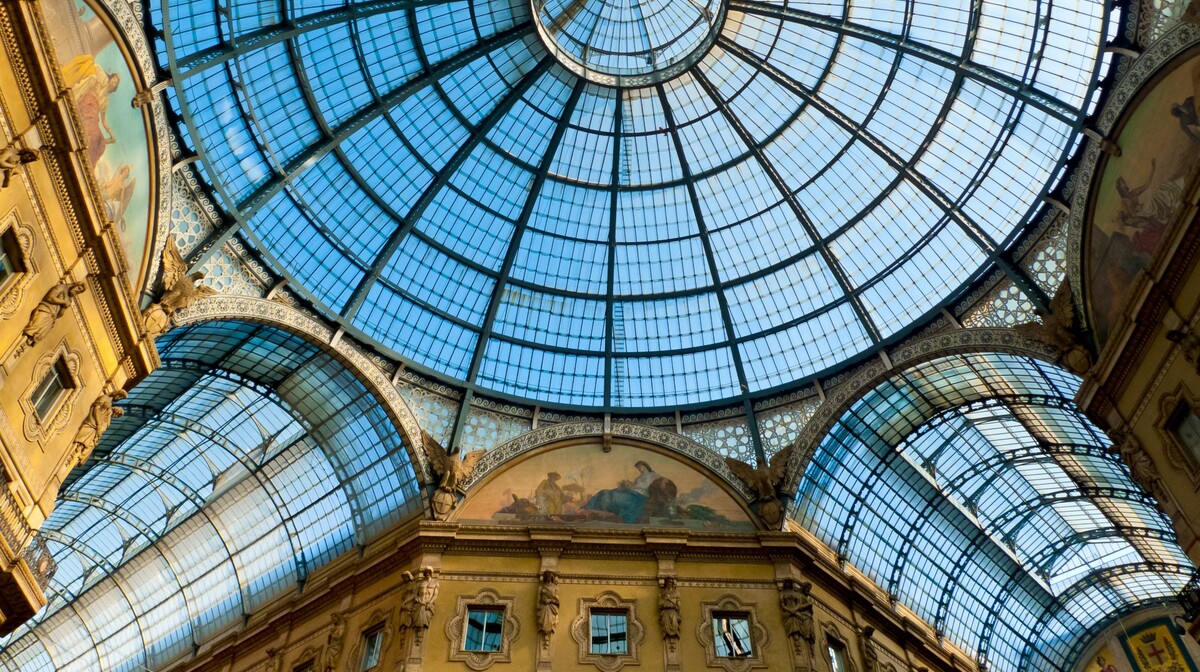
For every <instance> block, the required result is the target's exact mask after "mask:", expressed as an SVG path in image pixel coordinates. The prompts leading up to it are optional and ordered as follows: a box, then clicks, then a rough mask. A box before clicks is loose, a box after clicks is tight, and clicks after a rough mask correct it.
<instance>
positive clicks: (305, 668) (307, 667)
mask: <svg viewBox="0 0 1200 672" xmlns="http://www.w3.org/2000/svg"><path fill="white" fill-rule="evenodd" d="M316 669H317V664H316V663H315V662H314V661H311V660H306V661H304V662H303V663H300V664H299V665H297V666H295V667H293V668H292V672H316Z"/></svg>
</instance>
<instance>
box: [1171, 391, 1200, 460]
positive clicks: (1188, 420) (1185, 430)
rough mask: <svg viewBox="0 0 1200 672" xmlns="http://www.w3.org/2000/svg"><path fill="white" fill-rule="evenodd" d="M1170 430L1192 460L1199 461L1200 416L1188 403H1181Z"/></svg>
mask: <svg viewBox="0 0 1200 672" xmlns="http://www.w3.org/2000/svg"><path fill="white" fill-rule="evenodd" d="M1172 425H1173V426H1172V427H1171V431H1173V432H1174V433H1175V438H1176V439H1178V440H1179V444H1180V445H1182V446H1183V447H1184V448H1185V449H1186V450H1187V452H1188V455H1189V456H1191V458H1192V460H1194V461H1195V462H1197V463H1200V416H1197V415H1196V411H1195V410H1193V409H1192V407H1191V405H1190V404H1188V403H1186V402H1185V403H1181V404H1180V405H1179V410H1178V411H1176V412H1175V421H1174V423H1172Z"/></svg>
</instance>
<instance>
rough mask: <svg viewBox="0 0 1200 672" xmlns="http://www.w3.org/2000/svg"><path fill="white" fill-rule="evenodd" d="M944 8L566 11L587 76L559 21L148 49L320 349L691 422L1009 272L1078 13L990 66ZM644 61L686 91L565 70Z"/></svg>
mask: <svg viewBox="0 0 1200 672" xmlns="http://www.w3.org/2000/svg"><path fill="white" fill-rule="evenodd" d="M246 1H248V0H246ZM577 1H578V2H580V3H582V6H584V7H586V6H587V3H588V2H600V1H601V0H577ZM666 1H667V2H683V3H684V6H685V9H686V8H689V7H694V6H695V5H692V4H690V3H687V2H686V0H666ZM1064 1H1067V2H1075V1H1076V0H1064ZM948 2H949V0H916V1H915V2H910V3H904V7H901V6H900V5H896V6H894V7H893V6H885V5H881V4H878V3H864V4H862V5H861V6H860V5H858V4H856V3H853V2H850V3H845V4H843V3H834V4H833V5H822V4H818V3H816V2H815V0H804V1H797V0H781V1H778V2H774V1H769V0H728V7H727V8H726V7H724V6H720V5H716V4H714V5H713V6H712V7H713V11H714V19H713V27H714V28H713V30H712V31H711V32H708V31H705V32H704V34H703V35H701V36H700V37H699V38H696V39H697V40H698V41H696V42H693V41H690V40H691V37H692V34H691V33H688V32H687V30H686V28H687V26H689V25H692V24H691V23H690V22H689V21H680V22H679V23H667V24H662V25H660V26H658V27H657V28H655V29H654V30H655V31H657V32H655V33H653V36H652V35H651V33H650V30H649V29H647V30H646V31H645V32H644V33H641V32H636V31H635V32H629V33H628V35H633V36H634V37H631V38H629V39H626V40H625V41H624V42H621V43H620V44H622V45H624V46H621V47H619V48H616V49H614V48H612V44H607V43H603V41H602V40H600V39H594V38H595V36H596V35H598V34H600V33H602V32H604V31H606V30H609V28H599V27H597V24H598V23H600V22H601V17H600V15H599V14H598V13H596V12H593V13H592V14H591V15H589V16H588V21H587V22H585V23H581V24H580V25H579V26H577V27H573V28H571V29H570V31H569V32H571V34H572V35H574V36H575V37H577V38H578V40H576V42H577V43H578V44H592V45H593V46H594V47H595V48H594V49H592V50H590V51H587V52H585V51H584V50H583V49H581V48H578V45H576V46H575V47H571V43H570V41H569V40H567V38H566V37H564V36H563V33H562V32H561V31H560V32H558V33H554V35H558V36H559V37H560V38H561V39H562V41H563V44H564V45H567V46H562V45H559V43H558V42H554V43H553V44H548V43H547V42H549V40H547V33H548V32H549V31H548V29H547V26H549V27H550V28H556V27H557V26H558V25H559V24H556V23H554V22H553V21H549V20H548V19H547V20H543V19H546V17H548V16H552V15H555V14H562V7H561V6H559V5H552V6H550V7H546V6H542V8H543V9H546V11H545V12H544V15H543V16H538V15H536V14H535V8H534V5H533V4H532V2H531V0H480V2H477V3H473V4H472V5H471V11H470V12H465V11H460V9H461V7H462V5H461V3H440V2H434V3H432V4H430V3H428V2H427V0H410V1H398V0H387V2H382V1H381V0H365V1H364V2H361V3H357V6H356V7H355V8H352V9H347V10H341V9H339V10H330V11H329V12H327V13H322V16H321V22H320V23H319V24H317V23H310V22H309V20H308V19H307V18H306V17H305V16H303V15H299V16H296V17H289V18H288V19H286V20H284V19H282V18H280V19H279V20H280V21H285V22H286V23H287V24H294V25H297V26H301V27H300V28H287V29H286V31H287V37H285V38H282V39H283V41H284V42H285V44H281V45H280V46H279V47H278V48H276V47H273V46H271V45H267V46H262V43H261V42H255V43H252V42H249V40H250V36H249V34H248V36H247V37H246V39H245V40H243V39H241V37H240V36H237V35H236V32H237V31H236V30H234V31H233V33H235V36H234V37H233V38H230V40H231V42H234V43H235V44H233V45H231V46H229V47H223V46H221V45H220V44H218V45H212V46H208V47H204V48H203V49H201V50H200V51H201V52H203V53H204V54H209V53H217V52H220V53H221V56H220V62H219V63H216V64H215V65H210V66H208V67H206V68H205V69H203V70H198V71H195V72H193V69H192V68H193V66H197V65H199V64H200V63H201V60H199V59H200V58H201V57H200V56H195V55H193V54H194V53H200V52H196V51H195V49H194V48H191V47H188V46H187V45H184V44H182V42H183V38H181V37H180V33H178V32H170V31H168V39H167V44H168V52H169V53H171V54H173V56H172V57H173V58H174V59H175V60H174V63H176V64H180V65H181V67H178V68H175V70H173V71H175V72H178V75H179V77H178V81H179V83H180V87H181V88H179V91H180V92H181V95H180V98H179V106H180V108H181V117H182V118H183V119H184V121H185V122H186V123H187V124H188V127H187V133H188V135H189V136H190V137H191V138H194V139H198V140H197V142H196V144H198V145H200V146H201V149H202V150H203V151H201V152H199V153H200V155H201V159H202V165H203V168H204V172H205V177H206V178H208V179H209V180H210V181H211V182H212V183H213V186H214V187H215V188H216V192H217V194H218V196H219V197H220V198H221V199H222V201H223V202H224V204H225V205H226V208H227V209H229V210H230V211H231V212H232V213H233V217H234V218H236V219H237V220H238V222H239V226H240V227H241V233H240V234H239V235H242V236H243V237H244V238H245V239H246V240H248V241H249V242H250V243H251V245H252V246H253V247H255V248H257V249H259V250H260V251H261V252H263V254H264V258H265V261H266V262H267V263H268V264H269V265H270V266H272V267H274V270H275V271H276V272H277V273H279V274H280V275H282V276H283V277H285V278H286V279H287V281H288V282H289V285H291V286H292V287H293V288H294V290H295V291H296V293H297V294H298V295H300V296H302V297H304V298H306V299H309V300H311V301H313V303H314V305H315V306H316V307H317V308H318V309H319V310H321V311H322V312H325V313H326V314H328V315H329V316H330V317H331V319H336V320H337V321H338V322H339V323H340V324H341V325H342V326H343V327H344V328H345V329H346V330H347V333H350V334H352V335H354V336H355V337H356V338H360V339H362V340H364V341H366V342H372V343H374V344H375V345H377V346H379V347H380V348H381V349H382V350H383V351H384V352H385V353H387V354H389V355H391V356H395V357H399V358H401V359H403V360H404V361H406V362H407V363H408V364H410V365H411V366H413V368H414V369H415V370H417V371H420V372H422V373H425V374H432V375H435V376H440V377H443V378H445V379H449V380H451V381H453V382H455V383H458V384H463V385H465V386H467V387H468V388H469V389H472V390H476V391H478V392H480V393H484V394H496V395H499V396H502V397H505V398H509V399H512V400H514V401H515V400H522V401H530V402H534V403H541V404H543V405H544V406H546V407H556V406H557V407H564V406H565V407H573V408H581V407H582V408H592V409H595V408H604V409H608V410H613V411H623V410H629V411H632V410H638V409H645V410H650V409H655V408H662V407H664V406H665V407H676V408H701V407H704V406H708V405H711V404H715V403H720V404H726V403H733V401H734V400H736V399H738V398H743V399H744V398H750V399H759V398H762V397H764V396H767V395H773V394H777V393H779V392H780V391H783V390H786V389H788V388H790V387H794V386H795V385H797V384H799V383H802V382H803V381H806V380H808V379H810V378H811V377H812V376H814V375H828V374H829V373H831V372H832V371H834V370H836V369H838V368H840V367H841V366H844V364H845V363H846V362H847V361H854V360H855V359H856V358H860V357H862V356H866V355H868V354H869V353H870V352H873V351H875V350H877V349H878V348H880V347H883V346H884V345H885V344H888V343H892V342H895V341H896V340H897V339H898V338H902V337H903V336H904V334H905V333H908V332H907V330H911V328H912V325H914V324H916V323H917V322H919V321H921V320H922V319H924V318H925V317H926V316H929V315H932V314H936V312H937V311H938V310H939V309H940V307H941V306H943V305H945V304H946V302H947V301H949V300H951V299H952V298H953V297H954V296H955V295H956V293H958V292H961V291H962V289H963V287H965V286H966V285H965V284H964V283H967V282H969V281H971V279H972V278H976V279H977V278H981V277H986V276H987V275H989V274H994V273H995V272H996V271H997V270H1001V271H1004V272H1007V273H1009V274H1010V276H1011V275H1012V273H1014V272H1016V271H1012V270H1011V269H1007V267H1004V268H1000V267H999V266H997V264H996V259H997V258H999V257H1000V256H1001V255H1002V254H1003V253H1004V251H1005V250H1007V249H1009V248H1010V247H1011V246H1012V245H1013V244H1015V241H1016V238H1014V236H1018V237H1019V235H1020V232H1021V231H1023V230H1028V229H1027V224H1028V223H1029V218H1030V217H1031V216H1033V215H1034V213H1035V212H1036V210H1037V208H1038V207H1039V206H1038V202H1039V201H1038V194H1039V193H1042V192H1044V190H1046V189H1048V188H1051V187H1052V186H1053V184H1051V181H1052V180H1053V179H1056V177H1055V176H1056V174H1057V172H1059V170H1060V166H1061V165H1062V163H1061V162H1062V160H1063V158H1064V157H1065V156H1066V155H1067V153H1068V151H1069V148H1070V147H1071V146H1073V142H1072V141H1073V139H1074V138H1075V137H1076V136H1077V134H1078V126H1079V124H1080V120H1081V119H1082V118H1083V116H1084V110H1086V109H1087V107H1088V102H1089V100H1090V99H1091V97H1092V96H1093V95H1094V90H1095V87H1096V81H1097V73H1099V72H1101V67H1102V66H1101V64H1100V62H1099V61H1098V60H1096V59H1095V56H1096V53H1097V52H1098V47H1097V45H1098V44H1101V43H1102V42H1103V36H1104V29H1105V14H1104V11H1105V8H1104V7H1101V6H1097V5H1093V4H1090V3H1088V2H1085V0H1077V3H1076V4H1079V5H1080V8H1079V9H1080V12H1082V13H1076V14H1074V15H1073V14H1071V13H1070V12H1066V13H1064V14H1062V15H1052V16H1048V17H1047V21H1048V22H1049V24H1050V25H1049V26H1048V27H1047V29H1046V30H1045V31H1038V32H1037V33H1036V34H1030V35H1029V37H1028V40H1025V41H1023V42H1022V43H1021V45H1020V47H1019V48H1017V47H1013V46H1012V45H1010V44H1009V45H1006V44H1005V43H1004V42H1003V40H1001V39H1000V38H1002V37H1004V36H1005V35H1007V33H1006V32H1005V31H1006V30H1007V29H1006V28H1005V26H1004V23H1003V22H1000V23H996V22H995V21H984V20H983V19H984V18H987V17H989V16H991V14H990V13H989V12H990V11H991V10H990V9H989V7H991V5H990V4H989V3H988V2H987V1H986V0H985V2H984V3H983V4H982V7H979V6H977V4H970V6H969V7H968V6H967V5H963V6H962V7H961V8H959V9H954V8H953V7H949V5H953V3H949V5H947V3H948ZM235 4H236V3H235ZM930 5H933V6H936V7H931V6H930ZM943 5H947V7H946V8H942V6H943ZM647 6H649V5H647ZM608 7H609V10H606V11H612V12H617V14H619V13H620V12H618V9H620V11H622V12H624V11H626V10H628V12H630V13H629V14H628V16H629V17H633V19H632V20H630V21H626V22H625V24H626V27H632V28H636V29H637V31H642V28H643V24H642V23H640V19H638V18H637V14H636V12H634V10H635V8H634V7H633V6H632V5H629V4H628V0H626V4H624V5H620V7H618V6H617V5H616V4H614V5H611V6H608ZM656 7H657V5H656ZM1039 7H1041V5H1036V6H1035V5H1030V6H1029V7H1028V8H1027V9H1028V12H1029V16H1030V17H1031V18H1028V19H1022V21H1029V22H1032V24H1031V25H1037V24H1039V22H1040V23H1046V22H1047V21H1043V20H1041V19H1039V18H1038V15H1039V14H1040V12H1042V11H1043V10H1041V9H1038V8H1039ZM377 8H378V12H377V11H376V9H377ZM614 8H616V9H614ZM172 11H173V12H174V11H175V10H174V8H172ZM651 11H652V10H651ZM689 11H690V10H689ZM931 12H941V13H942V14H939V16H941V15H944V16H946V17H948V20H947V21H946V22H942V23H940V24H939V30H938V31H935V32H931V29H930V28H928V27H927V25H926V23H927V22H926V18H927V17H928V16H929V15H930V13H931ZM580 13H581V14H585V13H586V12H585V11H584V10H580ZM617 14H613V15H606V18H604V20H605V21H609V19H611V18H612V16H616V15H617ZM335 15H336V17H344V19H341V20H339V19H336V18H335ZM1064 17H1065V18H1064ZM618 18H620V17H619V16H618ZM1068 19H1069V21H1068ZM221 21H224V19H221ZM1064 21H1066V23H1064V25H1062V26H1058V27H1055V26H1057V25H1058V24H1057V23H1056V22H1064ZM267 23H269V21H268V22H267ZM559 23H561V21H560V22H559ZM617 23H619V22H617ZM704 23H705V25H708V23H707V19H705V20H704ZM610 24H612V22H611V21H610ZM676 25H678V26H682V28H680V29H673V28H671V26H676ZM1022 25H1024V24H1022ZM310 26H312V27H310ZM664 26H665V27H664ZM973 26H981V27H979V28H978V29H976V28H973ZM1017 29H1020V26H1015V28H1014V30H1017ZM283 30H285V29H284V28H280V29H276V28H258V29H255V31H254V32H255V33H256V34H257V33H264V34H265V33H267V32H272V33H273V32H279V31H283ZM989 31H990V32H989ZM1018 32H1020V30H1018ZM1020 34H1024V33H1020ZM1068 34H1073V35H1086V36H1088V37H1087V39H1086V40H1080V41H1078V42H1062V41H1061V38H1059V37H1055V36H1061V35H1068ZM680 35H683V36H684V37H680ZM551 37H553V35H551ZM635 38H636V39H635ZM685 38H687V39H685ZM1023 39H1024V38H1023ZM347 40H353V41H354V47H353V49H347V48H345V47H339V46H337V45H346V44H347ZM639 40H640V41H639ZM1056 40H1058V41H1057V42H1056ZM652 44H663V45H669V48H672V49H675V50H676V51H675V52H672V53H673V54H676V53H677V54H678V56H676V57H675V58H679V59H683V60H672V61H669V63H670V65H668V64H667V63H668V61H667V60H659V61H657V62H656V63H651V64H644V67H650V66H653V65H656V64H657V65H661V66H663V67H666V68H670V67H674V66H675V65H677V64H678V63H682V62H683V61H684V60H686V61H690V65H689V66H687V67H684V68H683V69H682V70H681V71H679V72H678V73H674V72H672V75H673V76H671V77H667V78H665V79H664V77H666V75H665V74H664V73H665V70H653V69H651V70H649V71H648V72H643V73H639V74H636V75H630V76H636V77H644V78H647V79H646V80H645V81H651V82H653V84H651V85H649V86H636V85H634V83H633V82H634V81H635V80H620V81H622V82H628V84H618V85H616V86H613V85H608V84H602V83H599V82H597V81H596V80H594V79H592V78H590V77H588V76H587V75H586V74H583V75H581V74H580V72H579V70H578V68H579V67H581V66H580V65H579V63H580V62H584V63H589V62H592V61H589V60H588V59H593V61H594V62H596V63H599V64H600V65H602V66H603V65H605V62H604V61H603V58H604V57H606V56H605V55H607V54H611V53H613V52H620V51H622V50H624V52H625V53H634V54H637V53H641V52H643V51H645V50H647V49H649V48H650V46H649V45H652ZM692 44H696V45H698V46H697V47H696V48H695V49H694V50H690V51H689V50H688V49H686V48H685V47H686V46H687V45H692ZM242 45H248V46H242ZM570 48H574V49H575V51H571V52H570V54H569V55H570V56H574V57H575V58H576V59H578V60H577V61H572V59H571V58H568V55H565V54H563V53H560V52H562V51H564V50H569V49H570ZM556 49H557V50H558V51H555V50H556ZM1064 49H1066V50H1067V52H1068V53H1065V54H1062V53H1058V52H1061V51H1062V50H1064ZM396 54H400V55H401V56H402V57H403V59H407V60H403V59H401V60H397V58H398V57H397V56H396ZM1055 54H1058V55H1055ZM1052 55H1053V57H1051V56H1052ZM572 65H575V66H576V68H572V67H571V66H572ZM592 70H594V72H593V76H595V73H596V72H601V71H600V69H599V68H592ZM213 72H215V73H219V74H218V75H217V76H216V77H212V76H210V73H213ZM289 72H299V73H301V75H303V77H301V78H300V79H302V80H303V84H302V85H301V86H299V87H296V88H297V89H298V90H299V95H298V96H293V101H298V102H293V103H292V104H291V107H288V108H287V109H286V112H287V114H286V115H284V114H282V112H281V108H282V105H281V104H280V103H279V102H277V100H279V99H283V100H285V101H286V100H287V96H288V94H289V93H290V92H289V91H288V87H287V81H288V78H289V77H290V75H288V73H289ZM226 73H227V74H226ZM601 74H603V73H601ZM608 76H609V77H611V76H612V75H608ZM224 77H228V79H231V80H233V81H235V82H238V83H240V84H241V86H242V88H241V89H239V90H234V89H233V87H231V86H228V85H226V84H224V83H223V81H221V80H222V78H224ZM272 78H274V80H276V81H275V82H274V83H273V84H272V85H271V86H270V87H268V86H267V85H266V84H265V83H267V82H272ZM214 79H215V80H216V81H214ZM201 80H203V82H201ZM658 80H661V81H658ZM605 81H617V80H605ZM279 82H282V83H283V85H282V86H281V85H280V83H279ZM580 86H582V92H581V94H580V97H579V99H578V102H577V103H571V104H567V103H568V101H569V100H570V99H571V95H570V94H571V92H572V91H575V90H576V89H577V88H579V87H580ZM221 87H226V88H228V89H229V91H228V92H227V93H224V94H222V93H220V90H221ZM209 90H215V91H216V92H217V93H215V94H214V93H208V92H207V91H209ZM360 90H361V91H365V93H357V91H360ZM239 91H240V92H239ZM281 94H282V95H281ZM222 96H227V97H228V98H229V100H231V101H233V104H232V105H226V104H224V103H223V102H222V100H221V99H222ZM247 109H248V110H249V111H248V112H246V113H245V114H244V115H243V114H237V112H239V111H242V110H247ZM230 110H232V111H233V112H234V113H235V114H229V111H230ZM243 116H244V117H245V119H244V120H243V119H240V117H243ZM306 119H311V120H312V121H311V122H306ZM239 124H241V125H242V128H244V129H246V130H244V131H241V130H239V128H238V126H239ZM305 124H307V127H306V126H305ZM214 126H217V127H220V128H221V129H222V130H221V131H220V132H219V133H213V132H212V131H211V130H210V129H211V128H213V127H214ZM260 156H261V158H259V157H260ZM1014 159H1016V160H1014ZM256 163H257V164H258V165H259V166H261V168H260V169H259V168H256V166H255V164H256ZM685 166H686V169H685ZM797 213H803V215H802V214H797ZM804 215H807V220H808V221H807V223H806V222H805V221H797V218H798V217H800V218H803V216H804ZM1006 269H1007V270H1006ZM868 325H870V326H868ZM739 361H740V364H738V363H737V362H739Z"/></svg>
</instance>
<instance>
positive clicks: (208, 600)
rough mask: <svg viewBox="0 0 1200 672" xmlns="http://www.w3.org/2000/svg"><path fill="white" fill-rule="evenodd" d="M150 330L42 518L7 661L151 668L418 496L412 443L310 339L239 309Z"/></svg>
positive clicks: (412, 507) (285, 587) (414, 505)
mask: <svg viewBox="0 0 1200 672" xmlns="http://www.w3.org/2000/svg"><path fill="white" fill-rule="evenodd" d="M157 345H158V348H159V353H160V355H161V357H162V362H163V365H162V367H161V368H160V369H158V370H157V371H155V372H154V373H153V374H151V376H150V377H149V378H147V379H146V380H145V381H144V382H142V383H141V384H140V385H138V386H137V387H136V388H134V390H133V391H132V392H131V393H130V395H129V398H128V399H127V400H125V401H124V402H122V403H121V407H122V408H124V409H125V412H126V414H125V416H124V417H122V418H118V419H115V420H114V422H113V425H112V427H111V428H110V431H109V432H108V433H107V434H106V435H105V437H104V440H103V441H102V443H101V445H100V446H99V447H98V448H97V450H96V451H95V453H94V454H93V456H92V457H91V458H90V459H89V461H88V463H87V465H86V466H85V468H83V469H82V470H77V471H76V472H73V474H72V476H73V478H72V479H71V480H69V481H68V482H67V483H66V484H64V486H63V488H62V491H61V492H60V495H59V498H58V502H57V504H56V506H55V509H54V512H53V513H52V514H51V516H50V518H49V519H48V520H47V521H46V523H45V524H44V525H43V526H42V529H41V532H40V534H41V535H42V537H43V538H44V539H45V540H46V543H47V546H48V547H49V548H50V550H51V553H52V554H53V556H54V559H55V561H56V562H57V563H58V571H57V573H56V574H55V575H54V577H53V579H52V580H51V582H50V585H49V587H48V588H47V591H46V592H47V598H48V601H49V604H48V605H47V607H46V608H45V609H44V610H43V611H42V612H41V613H40V614H38V616H37V617H36V618H35V619H34V620H33V621H31V622H30V623H29V624H27V625H26V626H24V627H22V628H21V629H19V630H17V631H16V632H15V633H13V635H11V636H10V637H9V638H8V639H7V640H6V643H5V645H4V648H3V650H2V651H0V666H3V667H4V668H5V669H9V670H14V671H16V670H21V671H23V672H27V671H29V670H80V671H84V670H86V671H89V672H94V671H97V670H103V671H105V672H107V671H110V670H130V669H142V667H140V666H144V667H147V668H151V669H157V668H158V667H160V666H161V665H164V664H166V663H167V662H169V661H171V660H173V659H176V658H178V657H179V656H180V655H183V654H185V653H188V652H191V651H192V650H193V649H194V647H197V646H199V645H200V644H202V643H204V642H206V641H208V639H209V638H210V637H211V636H212V635H213V634H214V633H216V632H218V631H220V630H222V629H224V628H227V627H228V626H230V625H231V624H234V623H238V622H240V621H241V620H242V618H243V617H244V616H245V615H248V614H250V613H253V612H254V610H255V609H256V608H258V607H259V606H260V605H262V604H264V603H265V602H267V601H269V600H271V599H272V598H274V597H276V596H278V595H280V594H282V593H285V592H287V591H289V590H294V589H296V588H297V587H302V586H303V584H304V582H305V580H306V579H307V577H308V575H309V574H310V573H311V572H312V571H313V570H314V569H316V568H318V567H320V566H321V565H323V564H325V563H327V562H329V561H330V560H332V559H333V558H334V557H337V556H338V555H340V554H342V553H345V552H346V551H348V550H350V549H352V548H354V547H355V546H356V545H361V544H365V543H366V542H367V541H368V540H370V539H371V538H372V537H373V536H374V535H376V534H377V533H379V532H380V531H381V530H383V529H384V528H386V527H388V526H390V525H392V524H394V523H395V522H396V521H398V520H401V519H403V518H405V517H408V516H412V515H414V514H416V513H418V512H419V511H421V510H422V503H421V497H420V495H419V492H418V486H417V481H416V476H415V473H414V470H413V467H412V462H411V459H410V456H409V453H408V450H409V448H410V447H409V446H407V445H405V442H404V439H403V437H402V435H401V434H400V432H399V431H398V430H397V428H396V425H395V424H394V423H393V422H392V421H391V420H390V419H389V418H388V417H387V415H386V414H385V413H384V412H383V410H382V408H383V407H382V405H381V404H380V402H379V400H378V399H377V398H376V397H375V396H374V395H373V394H372V393H371V392H370V391H369V390H368V389H367V388H366V387H364V385H363V384H362V383H361V382H360V381H359V380H358V379H357V378H355V376H354V375H353V374H352V373H351V372H350V371H349V370H347V369H346V368H345V366H343V365H342V364H341V363H339V362H338V361H337V360H336V359H334V358H333V357H332V356H331V355H329V354H327V353H326V352H324V351H323V350H321V349H320V348H317V347H316V346H314V345H312V344H310V343H308V342H307V341H305V340H303V339H301V338H299V337H297V336H295V335H292V334H289V333H286V332H283V331H281V330H279V329H276V328H273V327H269V326H262V325H256V324H251V323H247V322H211V323H203V324H198V325H195V326H190V327H186V328H183V329H178V330H175V331H172V332H170V333H168V334H167V335H165V336H163V337H162V338H160V339H159V340H158V343H157Z"/></svg>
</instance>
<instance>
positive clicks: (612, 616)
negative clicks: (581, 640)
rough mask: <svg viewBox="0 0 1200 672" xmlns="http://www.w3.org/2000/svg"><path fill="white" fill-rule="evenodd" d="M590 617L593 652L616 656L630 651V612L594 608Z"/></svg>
mask: <svg viewBox="0 0 1200 672" xmlns="http://www.w3.org/2000/svg"><path fill="white" fill-rule="evenodd" d="M589 617H590V618H589V620H591V628H592V653H599V654H602V655H614V656H618V655H626V654H628V653H629V613H628V612H626V611H624V610H622V611H604V610H600V609H594V610H592V612H591V614H589Z"/></svg>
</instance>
